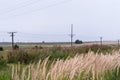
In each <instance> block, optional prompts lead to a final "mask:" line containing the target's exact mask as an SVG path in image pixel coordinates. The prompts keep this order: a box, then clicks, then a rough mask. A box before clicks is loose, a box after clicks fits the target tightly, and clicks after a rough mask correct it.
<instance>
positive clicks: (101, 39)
mask: <svg viewBox="0 0 120 80" xmlns="http://www.w3.org/2000/svg"><path fill="white" fill-rule="evenodd" d="M102 39H103V38H102V37H100V45H101V46H102V42H103V41H102Z"/></svg>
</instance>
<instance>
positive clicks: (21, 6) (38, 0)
mask: <svg viewBox="0 0 120 80" xmlns="http://www.w3.org/2000/svg"><path fill="white" fill-rule="evenodd" d="M40 1H42V0H36V1H34V0H33V1H29V2H28V1H26V2H25V1H24V3H27V4H24V3H21V4H17V5H16V6H18V5H20V6H18V7H16V6H14V8H12V9H10V8H6V9H7V10H6V9H4V10H6V11H2V10H1V11H2V12H1V13H0V14H7V13H10V12H13V11H16V10H18V9H20V8H24V7H28V6H30V5H34V4H36V3H38V2H40Z"/></svg>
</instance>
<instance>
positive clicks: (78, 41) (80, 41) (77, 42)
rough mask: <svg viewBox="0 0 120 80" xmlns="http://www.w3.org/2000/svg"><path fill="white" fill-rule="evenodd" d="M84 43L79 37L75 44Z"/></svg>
mask: <svg viewBox="0 0 120 80" xmlns="http://www.w3.org/2000/svg"><path fill="white" fill-rule="evenodd" d="M82 43H83V42H82V40H79V39H77V40H76V41H75V44H82Z"/></svg>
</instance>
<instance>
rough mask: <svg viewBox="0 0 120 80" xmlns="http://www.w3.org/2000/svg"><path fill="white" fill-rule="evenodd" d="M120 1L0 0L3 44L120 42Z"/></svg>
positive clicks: (0, 37) (0, 33)
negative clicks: (13, 33)
mask: <svg viewBox="0 0 120 80" xmlns="http://www.w3.org/2000/svg"><path fill="white" fill-rule="evenodd" d="M119 4H120V0H0V42H4V41H11V37H10V34H8V32H17V33H15V41H16V42H42V41H45V42H64V41H66V42H68V41H70V28H71V24H73V28H74V30H73V31H74V37H73V39H74V41H75V40H76V39H79V40H82V41H98V40H99V39H100V37H103V40H118V39H120V5H119Z"/></svg>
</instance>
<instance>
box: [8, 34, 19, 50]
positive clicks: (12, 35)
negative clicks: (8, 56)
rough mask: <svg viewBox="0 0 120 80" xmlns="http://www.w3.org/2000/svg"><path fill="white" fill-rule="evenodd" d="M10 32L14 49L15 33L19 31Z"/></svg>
mask: <svg viewBox="0 0 120 80" xmlns="http://www.w3.org/2000/svg"><path fill="white" fill-rule="evenodd" d="M8 33H9V34H10V36H11V37H12V49H14V36H15V35H14V33H17V32H8Z"/></svg>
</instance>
